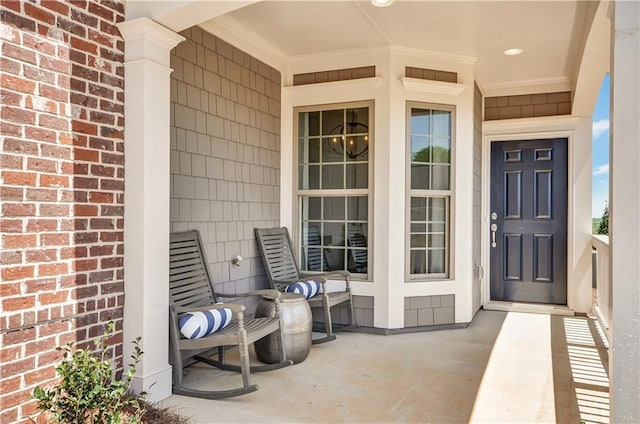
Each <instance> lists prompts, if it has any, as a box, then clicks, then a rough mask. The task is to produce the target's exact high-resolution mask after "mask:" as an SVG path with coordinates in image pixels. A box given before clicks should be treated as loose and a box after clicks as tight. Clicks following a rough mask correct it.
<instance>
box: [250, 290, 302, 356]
mask: <svg viewBox="0 0 640 424" xmlns="http://www.w3.org/2000/svg"><path fill="white" fill-rule="evenodd" d="M275 312H276V304H275V302H274V301H273V298H271V297H269V296H263V297H262V300H260V302H258V306H257V307H256V314H255V316H256V318H262V317H274V316H275ZM280 315H281V317H282V338H283V339H284V350H285V353H286V355H287V359H291V360H292V361H293V362H294V363H295V364H297V363H299V362H302V361H304V360H305V359H306V358H307V356H308V355H309V351H310V350H311V327H312V326H313V322H312V318H311V308H309V303H307V300H306V299H305V298H304V296H302V295H301V294H297V293H281V296H280ZM253 345H254V347H255V350H256V356H257V357H258V359H259V360H260V361H262V362H265V363H267V364H274V363H276V362H280V350H279V346H278V336H277V335H276V333H271V334H269V335H268V336H266V337H263V338H261V339H260V340H257V341H256V342H255V343H254V344H253Z"/></svg>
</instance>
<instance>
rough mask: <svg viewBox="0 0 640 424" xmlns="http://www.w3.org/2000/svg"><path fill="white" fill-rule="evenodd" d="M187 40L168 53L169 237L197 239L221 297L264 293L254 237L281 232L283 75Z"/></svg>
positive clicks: (220, 47)
mask: <svg viewBox="0 0 640 424" xmlns="http://www.w3.org/2000/svg"><path fill="white" fill-rule="evenodd" d="M181 34H182V35H183V36H184V37H186V40H185V41H184V42H182V43H180V44H179V45H178V46H177V47H176V48H175V49H174V50H173V51H172V52H171V67H172V68H173V69H174V72H173V74H172V76H171V228H172V231H183V230H188V229H198V230H199V231H200V234H201V236H202V240H203V243H204V244H205V249H206V255H207V260H208V262H209V267H210V270H211V273H212V278H213V280H214V284H216V286H218V287H219V291H224V292H230V293H233V292H245V291H249V290H253V289H257V288H265V287H267V282H266V277H265V275H264V269H263V267H262V260H261V258H260V253H259V251H258V249H257V244H256V241H255V236H254V233H253V229H254V228H256V227H272V226H277V225H278V224H279V218H280V217H279V215H280V209H279V203H280V89H281V85H280V73H279V72H278V71H276V70H275V69H273V68H271V67H269V66H267V65H266V64H264V63H262V62H260V61H258V60H257V59H255V58H254V57H251V56H249V55H248V54H246V53H244V52H242V51H240V50H239V49H237V48H235V47H233V46H231V45H230V44H228V43H226V42H224V41H223V40H221V39H219V38H217V37H214V36H213V35H211V34H209V33H207V32H205V31H203V30H202V29H200V28H198V27H194V28H190V29H187V30H185V31H183V32H182V33H181ZM235 255H241V256H242V257H243V258H244V260H243V261H242V263H241V266H240V267H235V266H233V265H231V263H230V261H231V259H232V258H233V257H234V256H235ZM257 300H258V299H254V301H257ZM248 303H250V302H248ZM248 310H249V311H253V308H252V305H248Z"/></svg>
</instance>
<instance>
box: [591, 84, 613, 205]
mask: <svg viewBox="0 0 640 424" xmlns="http://www.w3.org/2000/svg"><path fill="white" fill-rule="evenodd" d="M609 84H610V80H609V74H607V75H606V76H605V78H604V80H603V81H602V87H600V94H599V96H598V100H597V101H596V106H595V108H594V110H593V197H592V200H591V216H592V217H594V218H600V217H602V212H603V211H604V206H605V204H606V203H607V202H608V200H609Z"/></svg>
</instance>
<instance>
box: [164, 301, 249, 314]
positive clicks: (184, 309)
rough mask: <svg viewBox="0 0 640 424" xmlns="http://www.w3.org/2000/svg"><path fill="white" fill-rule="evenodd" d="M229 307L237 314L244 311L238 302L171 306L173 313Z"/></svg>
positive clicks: (243, 307)
mask: <svg viewBox="0 0 640 424" xmlns="http://www.w3.org/2000/svg"><path fill="white" fill-rule="evenodd" d="M223 308H227V309H231V312H233V313H234V314H237V313H239V312H244V310H245V309H246V308H245V306H244V305H242V304H240V303H216V304H214V305H205V306H190V307H182V306H171V310H172V311H173V312H174V313H175V314H184V313H187V312H198V311H209V310H211V309H223Z"/></svg>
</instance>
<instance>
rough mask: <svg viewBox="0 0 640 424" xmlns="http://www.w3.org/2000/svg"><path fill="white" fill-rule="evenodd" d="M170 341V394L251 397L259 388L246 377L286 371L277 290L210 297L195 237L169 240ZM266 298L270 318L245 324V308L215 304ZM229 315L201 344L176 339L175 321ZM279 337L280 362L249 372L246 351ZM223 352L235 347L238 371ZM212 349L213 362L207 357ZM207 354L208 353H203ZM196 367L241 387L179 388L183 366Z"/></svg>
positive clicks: (186, 235) (208, 276)
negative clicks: (271, 307)
mask: <svg viewBox="0 0 640 424" xmlns="http://www.w3.org/2000/svg"><path fill="white" fill-rule="evenodd" d="M169 264H170V265H169V296H170V302H169V315H170V323H169V337H170V345H171V349H170V353H171V355H170V356H171V366H172V371H173V393H175V394H179V395H185V396H193V397H199V398H205V399H221V398H226V397H231V396H238V395H243V394H245V393H250V392H253V391H256V390H257V389H258V386H257V385H255V384H250V383H249V374H250V372H258V371H268V370H273V369H278V368H282V367H285V366H287V365H291V364H292V363H293V362H292V361H288V360H287V359H286V354H285V350H284V342H283V338H282V332H281V320H280V316H279V313H278V310H279V309H278V308H279V296H280V293H279V292H278V291H276V290H258V291H254V292H250V293H242V294H223V293H217V294H216V293H215V291H214V290H213V284H212V281H211V274H210V273H209V267H208V265H207V261H206V259H205V257H204V251H203V249H202V242H201V240H200V234H199V233H198V232H197V231H189V232H184V233H173V234H171V242H170V258H169ZM261 295H268V296H271V297H273V298H274V299H275V304H276V316H275V317H274V318H256V319H245V318H244V311H245V306H244V305H241V304H239V303H219V302H218V298H239V297H246V296H261ZM224 308H226V309H230V310H231V311H232V314H233V319H232V320H231V322H230V323H229V324H228V325H227V326H226V327H224V328H223V329H221V330H218V331H216V332H214V333H212V334H210V335H207V336H205V337H202V338H197V339H189V338H185V337H184V336H182V335H181V333H180V324H179V321H180V318H181V317H182V316H183V315H184V314H187V313H193V312H198V311H211V310H216V309H217V310H220V309H224ZM275 332H277V333H278V343H279V345H280V355H281V356H280V357H281V362H278V363H275V364H271V365H261V366H250V364H249V353H248V346H249V345H250V344H252V343H253V342H255V341H256V340H258V339H261V338H262V337H264V336H266V335H269V334H271V333H275ZM225 346H237V347H238V350H239V352H240V365H233V364H228V363H225V359H224V356H225ZM214 348H217V351H218V357H217V360H213V359H211V358H209V357H208V355H210V353H211V352H210V351H211V350H212V349H214ZM205 352H207V353H205ZM195 361H201V362H204V363H206V364H208V365H211V366H214V367H217V368H220V369H223V370H228V371H239V372H241V373H242V383H243V385H242V387H240V388H236V389H230V390H220V391H204V390H195V389H190V388H187V387H185V386H184V385H183V371H184V367H185V366H186V365H189V364H190V363H193V362H195Z"/></svg>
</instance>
